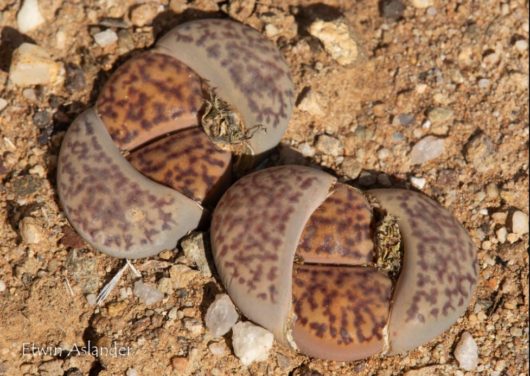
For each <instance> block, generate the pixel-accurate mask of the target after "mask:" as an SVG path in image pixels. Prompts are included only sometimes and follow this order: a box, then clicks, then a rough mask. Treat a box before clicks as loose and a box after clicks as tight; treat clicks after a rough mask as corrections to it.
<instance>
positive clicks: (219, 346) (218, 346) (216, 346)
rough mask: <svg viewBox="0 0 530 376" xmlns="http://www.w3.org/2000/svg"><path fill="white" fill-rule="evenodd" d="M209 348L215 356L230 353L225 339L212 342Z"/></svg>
mask: <svg viewBox="0 0 530 376" xmlns="http://www.w3.org/2000/svg"><path fill="white" fill-rule="evenodd" d="M208 349H209V350H210V352H211V353H212V354H213V355H214V356H224V355H226V354H227V353H228V348H227V347H226V344H225V343H224V342H223V341H221V342H213V343H210V344H209V345H208Z"/></svg>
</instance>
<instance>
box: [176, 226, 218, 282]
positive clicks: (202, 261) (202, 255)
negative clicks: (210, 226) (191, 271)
mask: <svg viewBox="0 0 530 376" xmlns="http://www.w3.org/2000/svg"><path fill="white" fill-rule="evenodd" d="M206 241H207V240H206V238H205V236H204V232H193V233H191V234H190V235H188V236H187V237H186V238H185V239H183V240H182V241H181V243H180V245H181V247H182V250H183V252H184V255H185V256H186V258H187V259H188V260H190V261H192V262H193V263H194V264H195V265H197V268H199V271H200V272H201V274H202V275H203V276H205V277H210V276H211V275H212V271H211V269H210V265H209V263H208V259H207V257H206V247H205V244H206Z"/></svg>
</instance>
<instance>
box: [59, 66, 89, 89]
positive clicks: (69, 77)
mask: <svg viewBox="0 0 530 376" xmlns="http://www.w3.org/2000/svg"><path fill="white" fill-rule="evenodd" d="M85 86H86V80H85V72H83V70H82V69H81V68H80V67H78V66H77V65H75V64H66V81H65V85H64V87H65V88H66V90H68V91H69V92H70V93H74V92H76V91H79V90H83V89H84V88H85Z"/></svg>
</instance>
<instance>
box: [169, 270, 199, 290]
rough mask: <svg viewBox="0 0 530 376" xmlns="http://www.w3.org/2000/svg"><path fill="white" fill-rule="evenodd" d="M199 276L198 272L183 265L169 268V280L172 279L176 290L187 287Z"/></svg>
mask: <svg viewBox="0 0 530 376" xmlns="http://www.w3.org/2000/svg"><path fill="white" fill-rule="evenodd" d="M198 275H199V272H198V271H196V270H193V269H191V268H190V267H188V266H186V265H182V264H177V265H173V266H172V267H171V268H169V278H170V279H171V283H172V284H173V288H174V289H180V288H184V287H187V286H188V284H189V283H190V282H191V281H192V280H194V279H195V278H197V276H198Z"/></svg>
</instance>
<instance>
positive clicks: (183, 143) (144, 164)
mask: <svg viewBox="0 0 530 376" xmlns="http://www.w3.org/2000/svg"><path fill="white" fill-rule="evenodd" d="M231 157H232V155H231V153H230V152H228V151H224V150H221V149H220V148H218V147H217V146H215V144H214V143H213V142H211V141H210V139H209V138H208V136H207V135H206V134H205V133H204V132H203V130H202V129H201V128H198V127H194V128H188V129H184V130H182V131H178V132H177V133H175V134H173V135H171V136H168V137H164V138H162V139H160V140H158V141H155V142H153V143H151V144H149V145H146V146H144V147H142V148H140V149H137V150H135V151H134V152H132V153H131V154H130V155H129V156H128V158H127V159H128V160H129V161H130V162H131V164H132V165H133V166H134V167H135V168H136V169H137V170H138V171H140V172H141V173H142V174H144V175H145V176H148V177H149V178H151V179H153V180H154V181H157V182H159V183H161V184H164V185H166V186H168V187H171V188H173V189H176V190H177V191H179V192H181V193H183V194H184V195H186V196H187V197H189V198H192V199H194V200H196V201H198V202H201V203H202V202H204V201H205V200H206V201H209V202H211V201H212V200H213V201H215V200H216V199H217V198H219V196H220V194H221V192H222V191H223V190H224V189H225V188H226V186H227V185H228V183H229V181H230V180H231V168H230V166H231V164H230V160H231Z"/></svg>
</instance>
